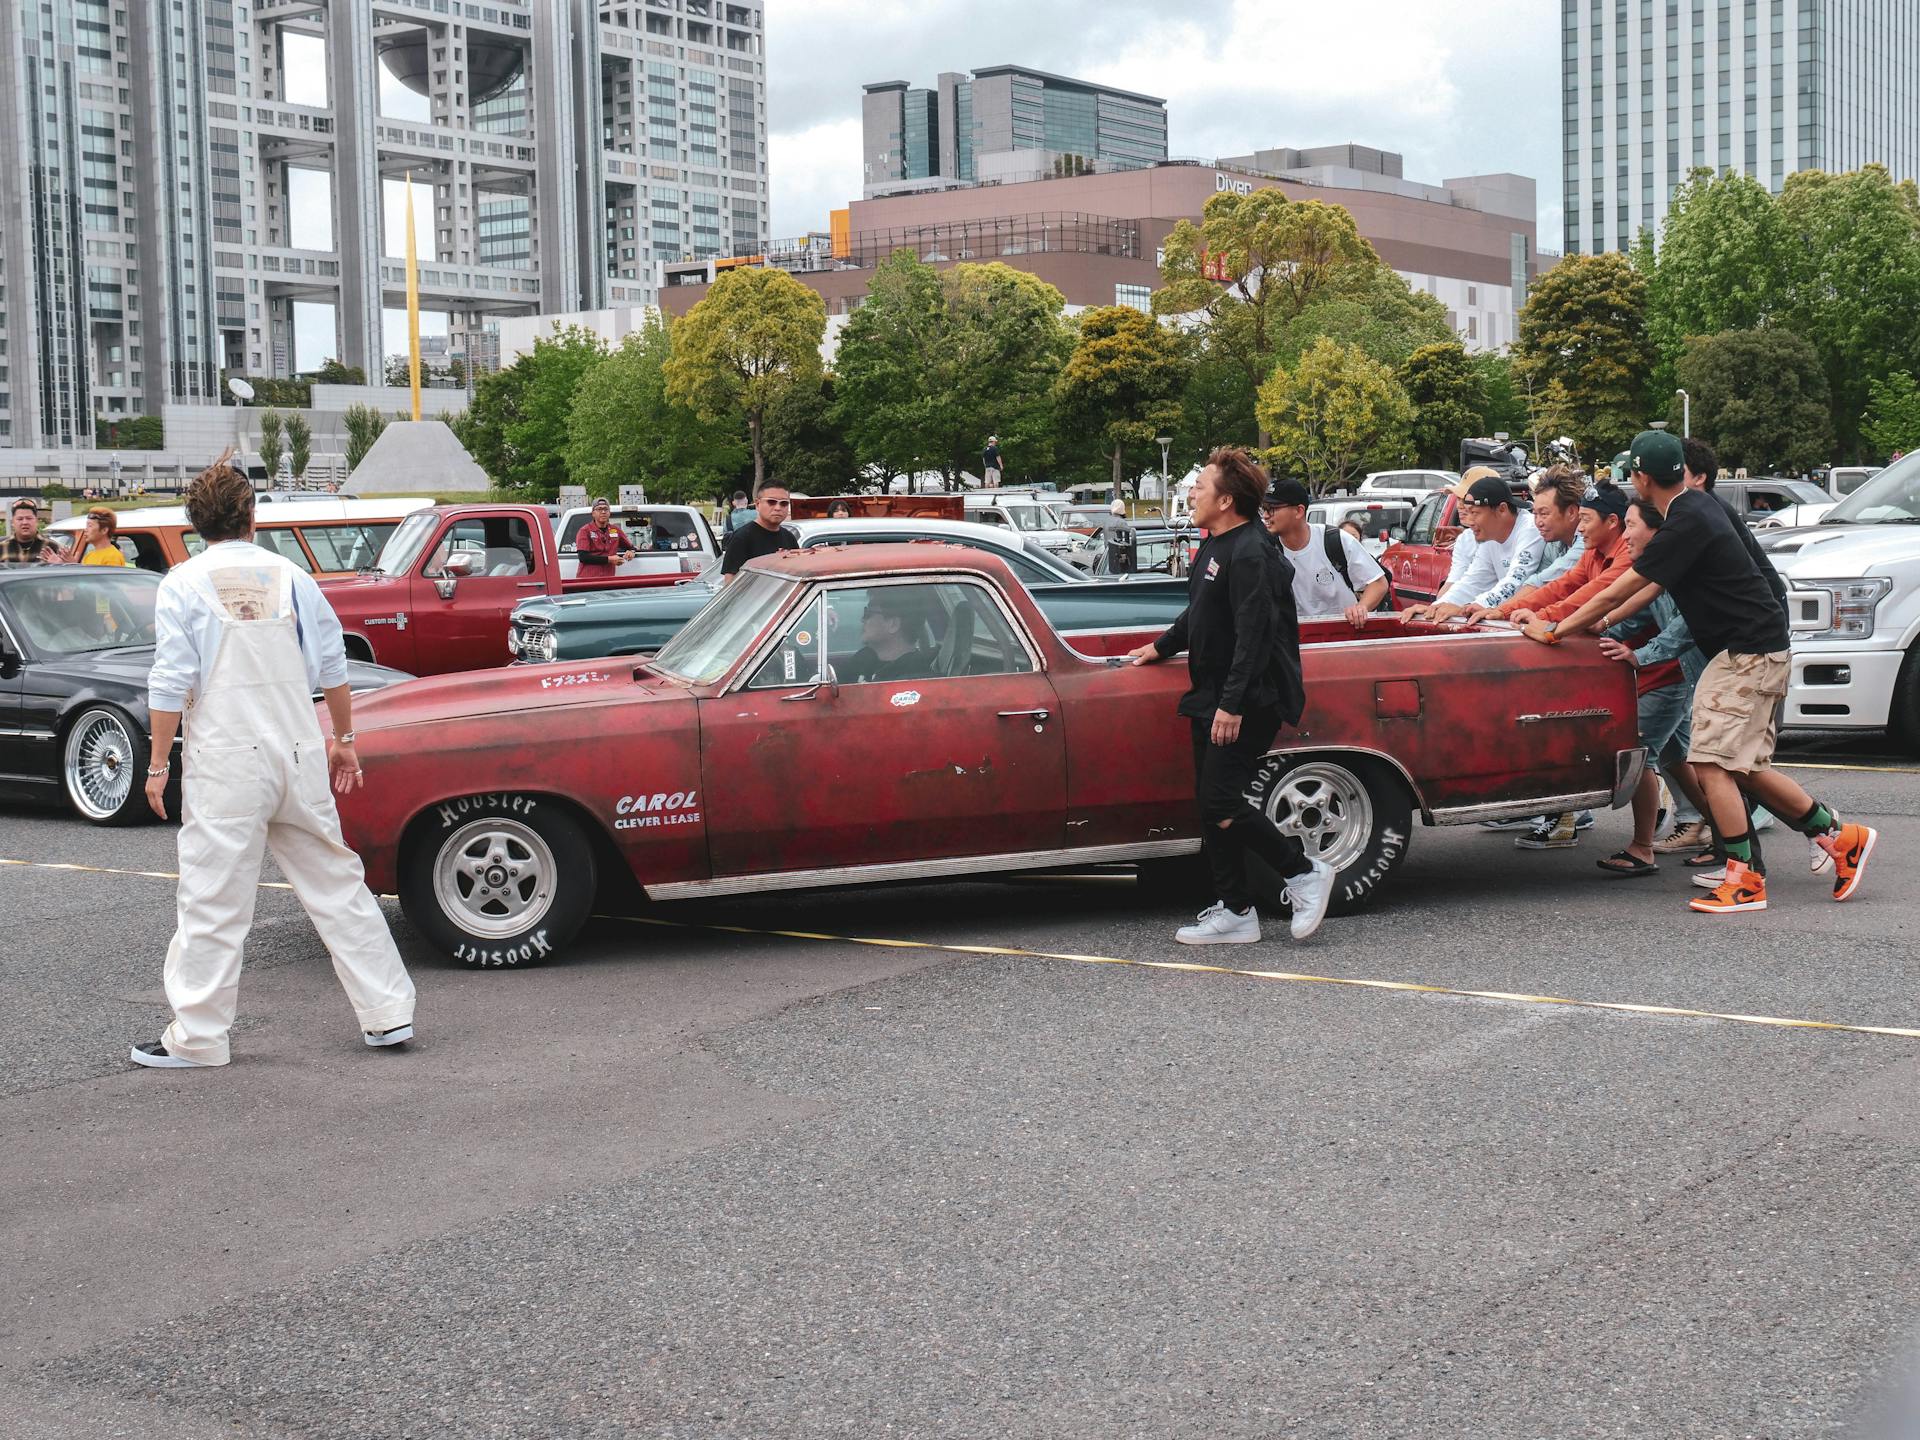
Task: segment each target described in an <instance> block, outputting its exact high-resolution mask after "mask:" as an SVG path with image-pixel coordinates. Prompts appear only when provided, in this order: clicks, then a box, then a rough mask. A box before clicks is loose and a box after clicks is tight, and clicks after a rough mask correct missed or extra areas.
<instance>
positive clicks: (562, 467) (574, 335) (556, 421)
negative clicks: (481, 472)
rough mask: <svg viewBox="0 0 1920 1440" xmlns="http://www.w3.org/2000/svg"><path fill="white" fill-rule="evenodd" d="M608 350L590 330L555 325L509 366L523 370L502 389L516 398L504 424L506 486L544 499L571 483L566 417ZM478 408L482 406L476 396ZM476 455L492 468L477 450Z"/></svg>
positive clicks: (501, 478) (503, 481) (503, 480)
mask: <svg viewBox="0 0 1920 1440" xmlns="http://www.w3.org/2000/svg"><path fill="white" fill-rule="evenodd" d="M606 354H607V349H606V346H605V345H604V344H603V343H602V342H601V340H600V337H599V336H597V335H595V334H594V333H593V332H592V331H591V330H588V329H586V328H584V327H583V326H579V325H566V326H561V325H555V326H554V329H553V334H552V335H544V336H541V337H539V338H538V339H536V340H535V341H534V342H533V349H532V350H531V351H529V352H528V353H527V354H525V355H522V356H521V357H520V358H519V359H518V360H516V361H514V363H513V364H512V365H511V366H509V367H508V368H509V369H511V370H517V371H520V372H521V375H520V377H519V381H518V383H517V385H516V386H515V387H514V388H513V389H512V390H507V389H504V388H503V390H502V392H501V393H502V395H504V396H508V397H510V398H511V399H512V400H513V408H512V412H511V414H510V415H508V416H507V417H505V423H504V425H503V427H502V429H503V434H502V440H503V452H504V453H503V457H502V458H503V459H504V462H505V464H504V473H502V474H500V475H498V476H496V479H497V480H498V481H499V483H501V484H502V485H503V486H504V487H505V488H507V489H509V490H514V491H517V492H519V493H521V494H524V495H528V496H531V497H533V498H535V499H541V500H551V499H553V498H554V497H555V496H556V495H558V494H559V493H560V487H561V486H562V485H564V484H565V483H566V482H567V420H568V416H569V415H570V414H571V413H572V410H573V396H574V392H575V391H576V390H578V389H579V387H580V383H581V381H583V380H585V379H586V377H587V376H588V375H589V374H591V373H592V371H593V369H594V367H595V366H597V365H599V364H600V363H601V362H602V361H603V360H605V359H606ZM502 373H505V372H502ZM474 408H475V409H478V408H479V397H478V396H476V397H475V407H474ZM474 459H475V460H479V461H480V464H481V466H482V467H483V468H488V467H487V462H486V461H485V460H481V459H480V456H479V455H477V454H476V455H475V456H474ZM488 473H489V474H492V473H493V471H492V470H491V469H490V468H488Z"/></svg>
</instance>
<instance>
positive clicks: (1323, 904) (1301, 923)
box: [1287, 860, 1334, 940]
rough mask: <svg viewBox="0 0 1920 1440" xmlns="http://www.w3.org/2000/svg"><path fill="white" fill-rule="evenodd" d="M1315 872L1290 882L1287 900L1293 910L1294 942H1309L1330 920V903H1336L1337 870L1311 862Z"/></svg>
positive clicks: (1295, 877) (1316, 861)
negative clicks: (1328, 918) (1325, 921)
mask: <svg viewBox="0 0 1920 1440" xmlns="http://www.w3.org/2000/svg"><path fill="white" fill-rule="evenodd" d="M1307 863H1308V864H1310V865H1312V866H1313V868H1312V869H1311V870H1309V871H1307V873H1306V874H1304V875H1295V876H1293V877H1292V878H1290V879H1289V880H1288V881H1287V900H1288V902H1289V903H1290V904H1291V905H1292V906H1293V923H1292V930H1293V938H1294V939H1296V940H1306V939H1309V938H1310V937H1311V936H1312V935H1313V932H1314V931H1316V930H1318V929H1319V928H1320V922H1321V921H1322V920H1324V919H1326V918H1327V903H1328V902H1329V901H1330V900H1332V899H1333V880H1334V869H1333V867H1332V866H1331V865H1329V864H1327V862H1326V861H1324V860H1310V861H1308V862H1307Z"/></svg>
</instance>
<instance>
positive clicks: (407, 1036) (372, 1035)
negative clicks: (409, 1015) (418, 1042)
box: [360, 1025, 413, 1047]
mask: <svg viewBox="0 0 1920 1440" xmlns="http://www.w3.org/2000/svg"><path fill="white" fill-rule="evenodd" d="M360 1033H361V1034H362V1035H363V1036H364V1037H365V1039H366V1042H367V1044H369V1045H373V1046H376V1047H378V1046H381V1045H404V1044H406V1043H407V1041H409V1040H411V1039H412V1038H413V1026H412V1025H396V1026H394V1027H393V1029H391V1030H363V1031H361V1032H360Z"/></svg>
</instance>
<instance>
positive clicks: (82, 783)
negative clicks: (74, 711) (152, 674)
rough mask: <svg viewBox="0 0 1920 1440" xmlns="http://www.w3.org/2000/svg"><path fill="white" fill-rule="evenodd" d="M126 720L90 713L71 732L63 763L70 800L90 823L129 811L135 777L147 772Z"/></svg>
mask: <svg viewBox="0 0 1920 1440" xmlns="http://www.w3.org/2000/svg"><path fill="white" fill-rule="evenodd" d="M138 757H139V752H138V750H137V748H136V746H135V744H134V738H133V732H132V729H131V727H130V726H129V725H128V723H127V721H126V720H125V718H124V717H122V716H121V715H120V714H119V713H117V712H116V711H113V710H89V711H87V712H86V713H85V714H83V715H82V716H81V717H80V718H79V719H78V720H77V721H75V722H74V725H73V728H72V729H71V730H69V731H68V732H67V745H66V751H65V755H64V759H63V763H62V767H61V768H62V772H63V777H64V779H65V780H66V785H67V797H68V798H69V799H70V800H72V801H73V805H74V808H75V809H76V810H78V811H79V812H80V813H81V814H82V815H84V816H86V818H87V819H89V820H94V821H102V820H112V819H114V818H115V817H116V816H118V815H119V814H120V812H121V811H122V810H123V809H125V808H126V804H127V800H128V797H129V796H131V795H132V793H133V789H134V783H133V781H134V776H135V774H136V773H137V772H139V771H141V770H142V769H144V766H142V764H141V762H140V760H139V758H138Z"/></svg>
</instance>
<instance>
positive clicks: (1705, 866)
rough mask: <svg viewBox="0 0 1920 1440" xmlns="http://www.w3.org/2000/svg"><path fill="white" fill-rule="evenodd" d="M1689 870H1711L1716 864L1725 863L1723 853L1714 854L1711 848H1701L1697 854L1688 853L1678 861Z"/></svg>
mask: <svg viewBox="0 0 1920 1440" xmlns="http://www.w3.org/2000/svg"><path fill="white" fill-rule="evenodd" d="M1680 863H1681V864H1682V865H1684V866H1686V867H1687V869H1689V870H1711V869H1713V868H1714V867H1715V866H1716V865H1724V864H1726V863H1727V860H1726V857H1725V856H1724V855H1716V854H1714V853H1713V851H1711V850H1702V851H1701V852H1700V853H1699V854H1698V855H1689V856H1687V858H1686V859H1684V860H1682V861H1681V862H1680Z"/></svg>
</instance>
